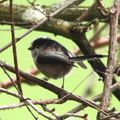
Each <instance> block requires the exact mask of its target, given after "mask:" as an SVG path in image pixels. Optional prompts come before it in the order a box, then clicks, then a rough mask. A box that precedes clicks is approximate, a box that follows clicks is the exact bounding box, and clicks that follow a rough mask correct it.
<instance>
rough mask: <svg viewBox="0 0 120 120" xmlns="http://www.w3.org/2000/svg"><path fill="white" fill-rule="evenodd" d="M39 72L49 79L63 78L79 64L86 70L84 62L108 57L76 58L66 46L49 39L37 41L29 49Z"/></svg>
mask: <svg viewBox="0 0 120 120" xmlns="http://www.w3.org/2000/svg"><path fill="white" fill-rule="evenodd" d="M28 49H29V50H30V51H31V54H32V57H33V60H34V63H35V65H36V66H37V68H38V70H40V72H42V73H43V74H44V75H45V76H46V77H48V78H53V79H57V78H61V77H63V78H64V76H65V75H66V74H68V73H69V72H70V70H71V69H72V68H73V67H75V65H74V63H75V62H78V63H79V64H80V66H81V67H83V68H86V66H85V65H84V64H83V63H82V61H83V60H93V59H98V58H102V57H106V55H91V56H90V55H88V56H75V55H73V54H72V53H70V52H69V51H68V50H67V49H66V48H65V47H64V46H62V45H61V44H59V43H58V42H56V41H55V40H52V39H50V38H48V37H41V38H37V39H35V40H34V41H33V42H32V44H31V46H30V47H29V48H28Z"/></svg>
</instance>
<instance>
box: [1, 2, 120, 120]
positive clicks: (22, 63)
mask: <svg viewBox="0 0 120 120" xmlns="http://www.w3.org/2000/svg"><path fill="white" fill-rule="evenodd" d="M61 1H62V0H61ZM93 1H94V0H86V1H85V2H84V3H83V4H82V6H83V5H85V6H88V5H89V6H90V5H91V4H92V3H93ZM57 2H60V1H59V0H38V3H39V4H40V5H51V4H53V3H57ZM111 2H112V1H111ZM14 3H16V4H28V2H27V1H26V0H23V1H20V0H14ZM105 5H106V6H109V5H110V2H109V3H108V1H107V0H105ZM15 29H16V31H15V33H16V37H18V36H20V35H22V34H23V33H24V32H25V31H26V30H25V29H22V28H19V27H15ZM92 35H93V31H92V30H91V31H90V32H88V33H87V37H88V39H89V38H91V36H92ZM102 35H103V36H107V35H108V30H107V31H105V30H104V31H103V32H102ZM0 36H1V38H0V48H1V47H2V46H4V45H5V44H7V43H8V42H9V41H11V34H10V26H5V25H4V26H3V25H0ZM40 36H48V37H50V38H52V39H55V40H57V41H59V43H61V44H63V45H64V46H65V47H66V48H67V49H69V50H72V49H73V48H76V47H77V46H76V45H75V44H74V43H73V42H72V41H71V40H65V39H66V38H64V37H62V36H54V35H53V34H50V33H45V32H37V31H33V32H32V33H30V34H29V35H27V36H26V37H25V38H23V39H22V40H21V41H20V42H18V43H17V53H18V63H19V68H20V69H21V70H23V71H27V70H28V69H30V68H33V66H35V65H34V63H33V60H32V57H31V54H30V52H29V51H28V47H29V45H30V44H31V42H32V41H33V40H34V39H36V38H38V37H40ZM64 41H65V42H64ZM101 51H102V52H101ZM107 51H108V48H107V47H104V48H100V49H97V53H103V54H107ZM12 56H13V55H12V49H11V48H9V49H7V50H5V51H4V52H3V53H1V54H0V60H3V61H5V62H6V63H8V64H11V65H13V57H12ZM102 60H103V61H104V62H105V63H106V59H102ZM85 64H86V65H87V68H88V69H87V70H86V69H82V68H80V67H79V66H78V68H74V69H72V71H71V72H70V73H69V74H68V75H67V76H66V77H65V89H66V90H68V91H69V92H70V91H72V90H73V89H74V88H75V87H76V86H77V85H78V84H79V83H80V82H81V81H82V80H84V79H85V80H84V82H83V83H81V84H80V86H79V87H78V88H77V89H76V91H75V92H74V94H78V95H80V96H83V95H84V91H85V90H86V86H88V84H89V83H90V82H93V89H92V94H91V95H89V96H87V97H86V98H88V99H90V98H92V96H95V95H97V94H99V93H101V92H102V89H103V83H102V81H98V79H99V76H97V74H96V73H94V72H92V69H91V67H90V65H89V64H88V63H87V62H86V61H85ZM91 72H92V73H91ZM10 75H11V76H13V77H14V76H15V75H13V74H11V73H10ZM86 76H88V77H87V78H86ZM37 77H39V78H43V75H41V74H39V75H37ZM7 80H9V79H8V77H7V76H6V75H5V74H4V72H3V71H2V69H0V82H3V81H7ZM49 82H50V83H52V84H54V85H56V86H59V87H61V84H62V79H58V80H52V79H50V80H49ZM22 89H23V93H24V96H25V97H27V98H31V99H33V100H46V99H52V98H57V96H56V95H55V94H53V93H51V92H49V91H47V90H45V89H43V88H42V87H39V86H37V85H34V86H30V85H27V84H25V83H23V84H22ZM8 90H11V91H15V92H16V90H15V88H14V87H12V88H9V89H8ZM15 103H19V100H18V99H16V98H14V97H11V96H8V95H6V94H4V93H0V105H1V106H2V105H9V104H15ZM77 105H78V103H77V102H73V101H68V102H66V103H64V104H60V105H48V107H49V108H55V109H56V112H57V113H58V114H62V113H65V111H68V110H70V109H72V108H74V107H75V106H77ZM114 106H115V107H116V109H117V110H120V108H119V106H120V104H119V103H118V101H117V100H116V98H115V97H114V96H112V101H111V103H110V107H111V108H112V107H114ZM37 107H38V108H39V109H41V107H40V106H37ZM33 113H34V114H35V115H36V116H37V117H38V118H39V120H45V118H43V117H41V116H40V115H38V114H37V113H36V112H34V111H33ZM96 113H97V111H96V110H95V109H92V108H87V109H85V110H83V111H81V112H80V115H84V114H88V118H89V119H90V120H95V119H96ZM16 119H17V120H22V119H23V120H24V119H26V120H34V118H33V117H32V115H31V114H30V113H29V112H28V110H27V109H26V107H22V108H17V109H13V110H3V111H0V120H16ZM67 120H78V119H77V118H68V119H67ZM79 120H80V119H79Z"/></svg>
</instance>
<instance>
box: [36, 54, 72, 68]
mask: <svg viewBox="0 0 120 120" xmlns="http://www.w3.org/2000/svg"><path fill="white" fill-rule="evenodd" d="M36 61H37V62H38V63H42V64H68V65H71V66H74V63H73V62H71V61H70V60H69V58H68V57H67V56H65V55H63V54H60V53H57V54H56V53H54V52H53V53H51V54H39V55H38V56H37V58H36Z"/></svg>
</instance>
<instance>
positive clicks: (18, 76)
mask: <svg viewBox="0 0 120 120" xmlns="http://www.w3.org/2000/svg"><path fill="white" fill-rule="evenodd" d="M12 5H13V0H10V19H11V22H14V18H13V8H12ZM11 35H12V48H13V58H14V65H15V71H16V79H17V85H18V89H19V91H18V93H19V94H21V95H22V94H23V92H22V87H21V81H20V73H19V71H18V59H17V51H16V42H15V30H14V25H11ZM20 101H21V100H20Z"/></svg>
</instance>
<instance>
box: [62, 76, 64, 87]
mask: <svg viewBox="0 0 120 120" xmlns="http://www.w3.org/2000/svg"><path fill="white" fill-rule="evenodd" d="M64 83H65V76H63V81H62V88H63V89H64Z"/></svg>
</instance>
